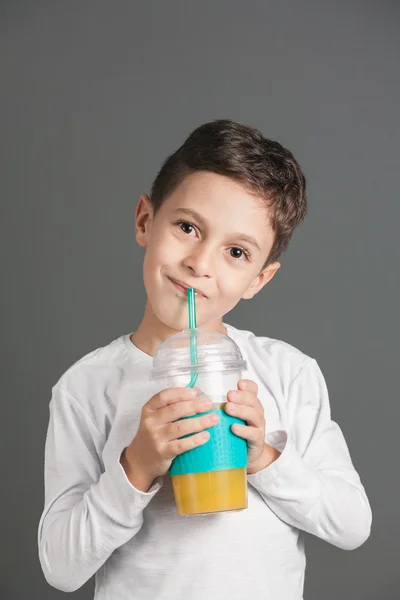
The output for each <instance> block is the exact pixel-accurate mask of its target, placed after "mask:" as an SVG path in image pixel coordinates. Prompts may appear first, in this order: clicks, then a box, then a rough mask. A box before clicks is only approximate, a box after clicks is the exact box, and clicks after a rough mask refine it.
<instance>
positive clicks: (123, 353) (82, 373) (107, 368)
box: [54, 335, 130, 394]
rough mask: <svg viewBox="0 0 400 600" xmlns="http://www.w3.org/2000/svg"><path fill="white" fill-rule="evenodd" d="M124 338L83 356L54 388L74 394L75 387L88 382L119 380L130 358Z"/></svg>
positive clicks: (119, 338)
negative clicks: (60, 388)
mask: <svg viewBox="0 0 400 600" xmlns="http://www.w3.org/2000/svg"><path fill="white" fill-rule="evenodd" d="M126 337H127V336H126V335H121V336H120V337H118V338H115V339H114V340H112V341H111V342H110V343H108V344H106V345H104V346H99V347H98V348H95V349H94V350H91V351H90V352H88V353H87V354H85V355H83V356H82V357H81V358H79V359H78V360H76V361H75V362H74V363H73V364H72V365H71V366H70V367H68V368H67V369H66V371H64V373H62V375H61V376H60V378H59V380H58V381H57V383H56V384H55V386H54V387H63V388H65V389H68V391H70V393H72V394H74V388H75V387H77V386H78V387H80V386H82V385H85V383H86V384H87V383H88V382H89V381H90V382H94V381H97V382H98V384H101V382H105V381H110V379H112V378H120V377H121V374H122V373H123V371H124V370H125V368H126V366H127V364H128V361H129V358H130V357H129V352H128V351H127V348H126Z"/></svg>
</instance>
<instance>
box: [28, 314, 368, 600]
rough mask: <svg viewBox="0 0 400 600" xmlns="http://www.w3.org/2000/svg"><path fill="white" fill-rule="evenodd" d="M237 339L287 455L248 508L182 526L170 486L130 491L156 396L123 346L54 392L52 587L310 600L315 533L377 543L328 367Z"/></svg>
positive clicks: (42, 535) (344, 542) (47, 539)
mask: <svg viewBox="0 0 400 600" xmlns="http://www.w3.org/2000/svg"><path fill="white" fill-rule="evenodd" d="M226 327H227V331H228V335H230V336H231V337H232V338H233V339H234V340H235V341H236V343H237V344H238V346H239V348H240V349H241V352H242V354H243V357H244V359H245V360H246V361H247V365H248V370H247V371H246V372H244V373H243V375H242V376H243V378H247V379H252V380H253V381H255V382H256V383H257V384H258V388H259V394H258V397H259V399H260V400H261V402H262V403H263V405H264V409H265V416H266V427H267V433H266V441H267V442H268V443H270V444H271V445H273V446H275V447H276V448H277V449H278V450H279V451H281V455H280V457H279V458H278V459H277V460H276V461H275V462H274V463H272V464H271V465H270V466H268V467H267V468H265V469H264V470H262V471H260V472H258V473H256V474H254V475H249V476H248V482H249V492H248V509H247V510H245V511H242V512H234V513H220V514H216V515H207V516H190V517H182V516H178V514H177V513H176V509H175V504H174V499H173V492H172V487H171V481H170V477H169V476H168V475H166V476H165V477H164V478H162V479H159V480H157V481H156V482H154V484H153V486H152V488H151V489H150V490H149V491H148V492H147V493H144V492H141V491H139V490H137V489H135V488H134V487H133V486H132V485H131V483H130V482H129V480H128V479H127V477H126V475H125V472H124V470H123V468H122V466H121V464H120V462H119V458H120V455H121V452H122V450H123V448H124V447H125V446H127V445H128V444H129V443H130V442H131V440H132V438H133V437H134V436H135V434H136V432H137V429H138V426H139V420H140V414H141V409H142V406H143V405H144V404H145V403H146V402H147V401H148V400H149V399H150V398H151V397H152V396H153V394H154V393H155V392H156V391H158V388H157V387H156V386H157V383H156V382H150V381H149V371H150V369H151V367H152V358H151V357H150V356H148V355H147V354H145V353H144V352H142V351H141V350H139V349H138V348H137V347H136V346H134V344H133V343H132V342H131V340H130V336H129V335H125V336H121V337H120V338H118V339H116V340H114V341H113V342H111V343H110V344H109V345H107V346H105V347H103V348H99V349H97V350H95V351H93V352H91V353H90V354H88V355H87V356H85V357H84V358H82V359H81V360H79V361H78V362H77V363H75V364H74V365H73V366H72V367H71V368H70V369H69V370H67V371H66V372H65V373H64V374H63V376H62V377H61V378H60V380H59V381H58V383H57V384H56V385H55V386H54V387H53V389H52V398H51V402H50V421H49V428H48V433H47V439H46V450H45V508H44V511H43V514H42V518H41V520H40V524H39V532H38V543H39V556H40V561H41V565H42V569H43V572H44V574H45V577H46V579H47V581H48V582H49V583H50V584H51V585H53V586H54V587H56V588H58V589H60V590H64V591H73V590H76V589H78V588H79V587H80V586H82V585H83V584H84V583H85V582H86V581H87V580H88V579H89V578H90V577H91V576H92V575H94V574H96V591H95V599H96V600H128V599H129V600H180V599H185V600H186V599H187V598H190V599H191V600H204V598H210V599H212V600H249V598H251V599H252V600H278V599H279V600H301V599H302V598H303V584H304V571H305V554H304V534H303V532H304V531H306V532H309V533H311V534H314V535H316V536H318V537H320V538H322V539H324V540H326V541H327V542H330V543H331V544H334V545H335V546H338V547H340V548H344V549H346V550H351V549H354V548H357V547H358V546H360V545H361V544H362V543H363V542H364V541H365V540H366V539H367V538H368V536H369V533H370V526H371V511H370V507H369V503H368V500H367V497H366V494H365V491H364V488H363V486H362V484H361V482H360V478H359V476H358V474H357V472H356V470H355V469H354V467H353V465H352V462H351V459H350V456H349V451H348V448H347V445H346V442H345V440H344V438H343V435H342V433H341V430H340V428H339V427H338V425H337V424H336V423H335V422H333V421H332V420H331V414H330V406H329V399H328V392H327V388H326V384H325V381H324V378H323V375H322V373H321V371H320V369H319V367H318V365H317V363H316V361H315V360H314V359H312V358H310V357H308V356H306V355H305V354H303V353H302V352H300V351H299V350H297V349H296V348H294V347H293V346H290V345H289V344H286V343H285V342H282V341H278V340H274V339H270V338H266V337H257V336H255V335H254V334H252V333H250V332H247V331H241V330H238V329H236V328H234V327H232V326H229V325H226Z"/></svg>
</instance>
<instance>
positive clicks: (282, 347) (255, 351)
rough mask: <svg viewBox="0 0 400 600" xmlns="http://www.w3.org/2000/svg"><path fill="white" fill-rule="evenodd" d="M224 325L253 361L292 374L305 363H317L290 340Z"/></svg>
mask: <svg viewBox="0 0 400 600" xmlns="http://www.w3.org/2000/svg"><path fill="white" fill-rule="evenodd" d="M224 325H225V327H226V329H227V333H228V335H229V336H230V337H232V339H233V340H234V341H235V342H236V343H237V344H238V346H239V347H240V348H241V349H243V351H244V352H245V354H246V355H247V358H248V359H249V360H250V361H251V362H252V360H260V361H263V362H264V363H268V364H269V365H270V366H274V368H275V369H276V370H278V371H280V370H285V371H291V374H292V376H293V375H294V374H295V373H296V372H299V371H300V370H301V369H302V367H303V366H304V365H305V364H307V363H315V360H314V359H313V358H312V357H311V356H309V355H308V354H306V353H305V352H303V351H302V350H300V349H299V348H296V347H295V346H293V345H292V344H289V343H288V342H285V341H283V340H279V339H276V338H271V337H267V336H261V335H257V334H256V333H254V332H252V331H248V330H245V329H237V328H236V327H233V326H232V325H229V324H227V323H224Z"/></svg>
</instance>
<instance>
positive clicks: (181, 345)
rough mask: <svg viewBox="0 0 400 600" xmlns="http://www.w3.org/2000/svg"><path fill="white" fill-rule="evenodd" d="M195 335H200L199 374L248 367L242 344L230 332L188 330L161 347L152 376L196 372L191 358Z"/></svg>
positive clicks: (160, 377)
mask: <svg viewBox="0 0 400 600" xmlns="http://www.w3.org/2000/svg"><path fill="white" fill-rule="evenodd" d="M193 335H196V344H197V366H196V367H195V370H196V371H197V373H208V372H215V371H244V370H245V369H246V361H245V360H243V357H242V354H241V352H240V349H239V347H238V345H237V344H236V343H235V342H234V341H233V339H232V338H230V337H229V336H228V335H225V334H224V333H221V332H220V331H211V330H208V329H200V328H197V329H184V330H183V331H181V332H180V333H176V334H175V335H172V336H171V337H170V338H168V339H167V340H165V342H163V343H162V344H161V345H160V346H159V348H158V350H157V352H156V353H155V355H154V358H153V369H152V370H151V372H150V379H153V380H154V379H162V378H164V377H173V376H176V375H183V374H185V373H188V374H190V373H191V372H192V371H193V368H194V367H193V365H192V363H191V359H190V341H191V338H192V336H193Z"/></svg>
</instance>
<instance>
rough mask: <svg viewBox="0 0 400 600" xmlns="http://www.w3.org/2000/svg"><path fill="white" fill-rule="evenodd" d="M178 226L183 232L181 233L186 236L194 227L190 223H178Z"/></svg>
mask: <svg viewBox="0 0 400 600" xmlns="http://www.w3.org/2000/svg"><path fill="white" fill-rule="evenodd" d="M178 226H179V228H180V229H181V230H182V231H183V233H187V234H188V235H190V234H191V233H193V232H194V231H195V228H194V226H193V225H191V224H190V223H187V222H186V221H179V223H178Z"/></svg>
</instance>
